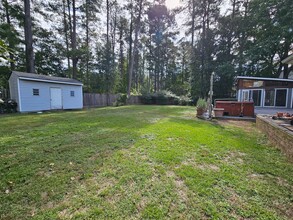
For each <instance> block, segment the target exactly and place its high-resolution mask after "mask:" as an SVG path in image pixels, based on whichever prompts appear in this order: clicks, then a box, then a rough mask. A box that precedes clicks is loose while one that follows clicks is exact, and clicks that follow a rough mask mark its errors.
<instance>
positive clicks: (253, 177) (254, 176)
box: [248, 173, 263, 179]
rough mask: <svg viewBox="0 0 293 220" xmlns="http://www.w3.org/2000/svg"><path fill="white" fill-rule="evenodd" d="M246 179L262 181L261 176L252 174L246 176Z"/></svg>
mask: <svg viewBox="0 0 293 220" xmlns="http://www.w3.org/2000/svg"><path fill="white" fill-rule="evenodd" d="M248 178H249V179H262V178H263V175H262V174H259V173H252V174H250V175H248Z"/></svg>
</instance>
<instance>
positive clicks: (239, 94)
mask: <svg viewBox="0 0 293 220" xmlns="http://www.w3.org/2000/svg"><path fill="white" fill-rule="evenodd" d="M241 92H242V89H240V90H238V102H240V101H241Z"/></svg>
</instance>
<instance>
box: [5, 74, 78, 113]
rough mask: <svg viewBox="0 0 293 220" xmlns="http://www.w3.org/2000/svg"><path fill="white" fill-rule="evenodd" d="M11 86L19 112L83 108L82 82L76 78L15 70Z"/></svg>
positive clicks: (12, 96) (12, 97)
mask: <svg viewBox="0 0 293 220" xmlns="http://www.w3.org/2000/svg"><path fill="white" fill-rule="evenodd" d="M9 87H10V97H11V99H14V100H15V101H16V102H17V104H18V107H17V108H18V111H19V112H35V111H46V110H52V109H82V108H83V95H82V83H81V82H79V81H77V80H75V79H69V78H63V77H55V76H45V75H39V74H33V73H23V72H16V71H13V72H12V74H11V76H10V78H9Z"/></svg>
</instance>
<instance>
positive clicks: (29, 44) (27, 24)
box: [24, 0, 35, 73]
mask: <svg viewBox="0 0 293 220" xmlns="http://www.w3.org/2000/svg"><path fill="white" fill-rule="evenodd" d="M24 36H25V55H26V56H25V58H26V71H27V72H28V73H35V62H34V50H33V33H32V19H31V7H30V0H24Z"/></svg>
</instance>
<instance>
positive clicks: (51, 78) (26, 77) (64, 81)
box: [12, 71, 83, 85]
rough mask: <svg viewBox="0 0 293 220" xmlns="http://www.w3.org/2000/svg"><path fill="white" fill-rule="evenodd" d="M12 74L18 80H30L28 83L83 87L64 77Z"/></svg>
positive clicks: (23, 73)
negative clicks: (36, 82)
mask: <svg viewBox="0 0 293 220" xmlns="http://www.w3.org/2000/svg"><path fill="white" fill-rule="evenodd" d="M12 74H14V75H16V76H17V77H18V78H19V79H24V80H30V81H38V82H51V83H61V84H70V85H83V84H82V82H80V81H78V80H76V79H70V78H65V77H57V76H47V75H40V74H35V73H25V72H18V71H12Z"/></svg>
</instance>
